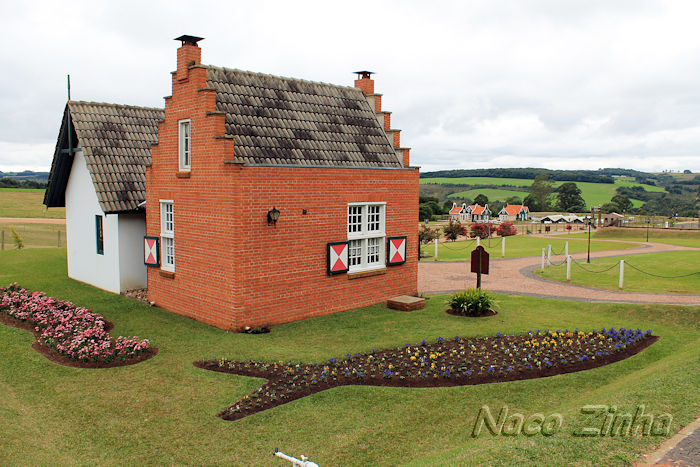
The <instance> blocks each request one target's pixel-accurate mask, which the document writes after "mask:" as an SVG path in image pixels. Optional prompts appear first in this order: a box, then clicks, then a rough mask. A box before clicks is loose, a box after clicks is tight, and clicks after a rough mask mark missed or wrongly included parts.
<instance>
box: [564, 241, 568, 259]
mask: <svg viewBox="0 0 700 467" xmlns="http://www.w3.org/2000/svg"><path fill="white" fill-rule="evenodd" d="M564 254H565V255H566V256H569V241H568V240H567V241H566V242H564Z"/></svg>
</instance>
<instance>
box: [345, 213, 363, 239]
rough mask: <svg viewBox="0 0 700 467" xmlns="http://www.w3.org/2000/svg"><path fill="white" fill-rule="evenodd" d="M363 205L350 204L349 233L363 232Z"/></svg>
mask: <svg viewBox="0 0 700 467" xmlns="http://www.w3.org/2000/svg"><path fill="white" fill-rule="evenodd" d="M362 208H363V206H348V233H357V232H362Z"/></svg>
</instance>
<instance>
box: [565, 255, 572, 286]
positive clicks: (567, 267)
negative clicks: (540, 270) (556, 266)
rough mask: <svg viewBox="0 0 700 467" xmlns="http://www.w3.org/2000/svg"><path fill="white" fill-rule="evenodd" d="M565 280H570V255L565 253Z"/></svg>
mask: <svg viewBox="0 0 700 467" xmlns="http://www.w3.org/2000/svg"><path fill="white" fill-rule="evenodd" d="M566 280H567V281H570V280H571V256H569V255H566Z"/></svg>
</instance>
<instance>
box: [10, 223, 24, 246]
mask: <svg viewBox="0 0 700 467" xmlns="http://www.w3.org/2000/svg"><path fill="white" fill-rule="evenodd" d="M10 232H11V233H12V241H13V242H14V243H15V248H17V249H18V250H21V249H22V248H24V239H23V238H22V236H21V235H20V234H19V232H17V231H16V230H15V228H14V227H12V226H10Z"/></svg>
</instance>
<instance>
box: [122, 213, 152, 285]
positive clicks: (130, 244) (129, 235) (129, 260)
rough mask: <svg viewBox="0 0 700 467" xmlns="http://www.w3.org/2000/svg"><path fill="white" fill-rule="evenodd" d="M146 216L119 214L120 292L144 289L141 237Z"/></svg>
mask: <svg viewBox="0 0 700 467" xmlns="http://www.w3.org/2000/svg"><path fill="white" fill-rule="evenodd" d="M144 235H146V214H145V213H144V214H119V281H120V286H121V290H122V291H124V290H131V289H142V288H145V287H146V283H147V282H146V265H145V264H143V237H144Z"/></svg>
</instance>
